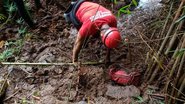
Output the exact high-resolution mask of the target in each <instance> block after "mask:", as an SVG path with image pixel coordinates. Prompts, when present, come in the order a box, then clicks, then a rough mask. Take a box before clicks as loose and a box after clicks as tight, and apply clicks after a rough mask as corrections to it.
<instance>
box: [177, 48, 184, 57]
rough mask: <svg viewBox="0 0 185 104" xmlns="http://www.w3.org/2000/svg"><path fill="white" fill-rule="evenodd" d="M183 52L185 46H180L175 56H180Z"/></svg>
mask: <svg viewBox="0 0 185 104" xmlns="http://www.w3.org/2000/svg"><path fill="white" fill-rule="evenodd" d="M184 53H185V48H182V49H180V50H179V51H178V52H177V54H176V57H177V56H180V57H181V56H182V55H183V54H184Z"/></svg>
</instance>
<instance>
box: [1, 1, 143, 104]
mask: <svg viewBox="0 0 185 104" xmlns="http://www.w3.org/2000/svg"><path fill="white" fill-rule="evenodd" d="M44 3H45V2H44V1H43V7H46V6H45V5H46V4H44ZM68 4H69V2H65V1H64V2H62V3H60V2H57V3H55V2H54V1H53V2H52V1H51V2H49V3H48V9H47V8H44V9H41V10H39V11H38V12H33V16H34V17H33V18H34V19H35V20H36V21H37V22H38V25H37V28H36V29H30V30H29V32H30V33H31V34H32V35H31V37H29V39H27V40H26V41H25V43H24V46H23V48H22V50H21V54H20V55H19V57H18V59H16V60H19V61H21V62H48V63H51V62H62V63H68V62H71V60H72V59H71V58H72V48H73V43H74V40H75V34H74V32H75V30H74V29H73V28H71V26H70V25H68V24H66V23H65V20H64V18H63V12H64V10H65V9H66V5H68ZM125 20H128V18H126V17H125V18H120V20H119V22H121V23H122V21H125ZM135 23H138V22H135ZM138 24H139V23H138ZM121 25H124V26H125V25H128V24H127V23H124V24H121ZM131 25H133V24H131ZM124 26H121V27H119V28H120V31H121V32H122V34H125V33H127V36H128V34H132V35H130V36H128V38H129V39H130V38H132V39H130V41H132V42H133V41H134V42H135V41H140V40H137V37H135V36H134V35H133V34H135V33H134V31H133V30H129V28H131V27H129V26H130V25H128V26H125V27H124ZM126 29H127V31H125V30H126ZM138 29H139V28H138ZM125 36H126V35H125ZM13 38H14V39H16V37H13ZM123 39H124V38H123ZM105 50H106V49H105V47H104V46H103V44H102V43H101V40H100V39H94V38H91V39H90V40H89V41H88V43H87V45H86V46H85V47H84V48H83V50H82V52H81V53H80V58H79V59H80V62H82V63H83V62H100V61H104V57H105ZM144 55H145V49H144V47H143V44H139V45H135V44H130V45H129V47H128V44H122V45H121V46H119V48H117V49H114V50H113V51H112V52H111V61H112V62H114V64H113V65H119V66H120V67H122V69H125V70H126V71H128V72H129V71H132V70H135V69H139V70H142V71H143V70H145V65H144V60H145V58H144V57H145V56H144ZM110 66H111V65H110ZM7 70H9V71H11V73H10V76H9V83H10V84H9V87H8V89H7V93H6V97H5V101H4V103H5V104H13V103H15V104H16V103H18V104H19V103H20V104H73V103H77V104H86V103H87V102H88V104H124V103H125V104H128V103H130V102H135V103H136V101H135V100H133V97H137V96H139V95H140V91H139V89H138V88H139V87H138V88H136V87H135V86H118V85H112V82H111V81H110V80H109V77H108V68H107V67H106V66H105V65H104V64H100V65H81V67H78V68H77V67H74V66H67V65H65V66H4V67H2V68H1V70H0V73H1V74H2V75H4V74H5V73H7ZM79 70H83V73H81V74H83V75H81V76H80V77H79ZM119 87H120V88H119ZM120 89H121V90H120ZM123 89H124V90H123ZM134 89H136V90H134ZM111 91H112V92H111ZM115 91H119V92H115ZM125 91H126V92H127V93H129V94H130V95H129V96H128V94H127V93H125ZM121 92H123V93H124V94H123V93H121ZM132 93H133V94H132ZM85 102H86V103H85Z"/></svg>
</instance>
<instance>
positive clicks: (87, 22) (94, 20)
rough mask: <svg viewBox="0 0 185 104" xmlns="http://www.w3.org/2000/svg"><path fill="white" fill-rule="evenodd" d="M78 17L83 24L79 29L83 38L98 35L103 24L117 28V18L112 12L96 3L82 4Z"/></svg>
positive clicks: (77, 13)
mask: <svg viewBox="0 0 185 104" xmlns="http://www.w3.org/2000/svg"><path fill="white" fill-rule="evenodd" d="M76 16H77V18H78V19H79V21H80V22H81V23H82V26H81V28H80V29H79V33H80V35H81V36H82V37H86V36H89V35H94V34H96V33H97V32H98V31H99V30H100V28H101V26H102V25H103V24H108V25H109V26H110V27H117V21H116V17H115V16H114V15H113V14H112V13H111V11H110V10H108V9H106V8H104V7H102V6H101V5H99V4H96V3H92V2H84V3H82V4H81V5H80V7H79V9H78V10H77V12H76Z"/></svg>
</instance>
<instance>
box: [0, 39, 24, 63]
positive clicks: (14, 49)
mask: <svg viewBox="0 0 185 104" xmlns="http://www.w3.org/2000/svg"><path fill="white" fill-rule="evenodd" d="M22 46H23V40H22V39H19V40H17V41H15V42H11V41H10V42H6V43H5V48H6V49H5V50H4V51H3V52H2V53H1V54H0V61H6V60H7V59H8V58H10V57H12V56H13V55H14V54H19V53H20V51H21V48H22Z"/></svg>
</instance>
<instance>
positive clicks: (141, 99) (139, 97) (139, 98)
mask: <svg viewBox="0 0 185 104" xmlns="http://www.w3.org/2000/svg"><path fill="white" fill-rule="evenodd" d="M136 98H137V101H136V102H137V103H143V102H144V100H143V98H142V97H141V96H138V97H136Z"/></svg>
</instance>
